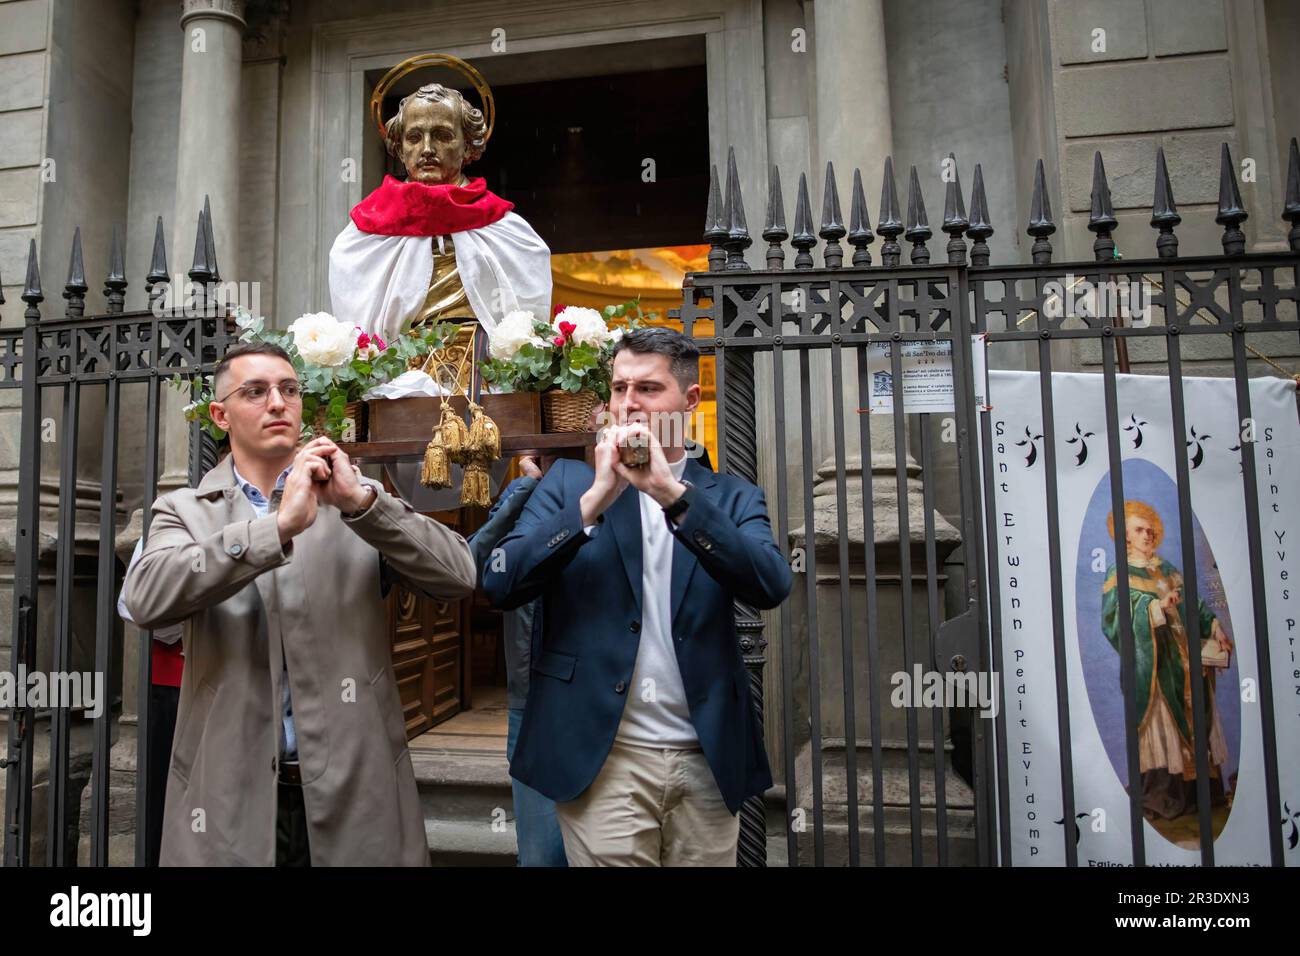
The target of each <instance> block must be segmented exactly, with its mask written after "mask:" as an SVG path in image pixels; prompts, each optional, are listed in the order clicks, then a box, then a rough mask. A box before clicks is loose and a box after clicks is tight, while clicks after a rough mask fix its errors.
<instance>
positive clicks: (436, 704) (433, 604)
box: [388, 511, 469, 740]
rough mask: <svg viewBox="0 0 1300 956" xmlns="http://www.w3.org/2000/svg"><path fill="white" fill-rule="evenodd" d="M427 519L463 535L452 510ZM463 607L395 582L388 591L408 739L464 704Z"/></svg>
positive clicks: (462, 603)
mask: <svg viewBox="0 0 1300 956" xmlns="http://www.w3.org/2000/svg"><path fill="white" fill-rule="evenodd" d="M429 517H431V518H433V519H434V520H435V521H439V522H441V523H442V524H444V525H446V526H447V527H449V528H452V529H453V530H456V531H459V532H461V533H464V529H462V528H461V527H460V523H461V521H460V518H461V516H460V514H459V513H458V512H456V511H450V512H447V511H443V512H436V513H432V514H430V515H429ZM466 603H467V602H466V601H465V600H463V599H457V600H452V601H435V600H433V599H431V598H427V597H425V596H424V595H422V594H419V593H417V592H414V591H411V590H408V589H407V588H405V587H403V586H402V585H400V584H394V586H393V588H392V590H391V591H390V592H389V593H388V630H389V634H390V635H391V637H392V646H393V674H394V676H395V677H396V679H397V690H398V696H399V697H400V699H401V702H402V715H403V717H404V718H405V720H406V737H407V739H408V740H409V739H411V738H413V737H418V736H419V735H420V734H422V733H424V732H425V731H426V730H428V729H429V728H430V727H433V726H434V725H435V724H439V723H441V722H442V721H444V720H447V719H448V718H449V717H453V716H455V715H456V714H457V713H459V712H460V711H461V710H462V709H463V708H464V707H466V706H468V699H467V692H468V689H469V688H468V687H467V686H466V682H465V666H466V653H465V649H466V646H467V644H468V634H467V621H468V614H467V613H466Z"/></svg>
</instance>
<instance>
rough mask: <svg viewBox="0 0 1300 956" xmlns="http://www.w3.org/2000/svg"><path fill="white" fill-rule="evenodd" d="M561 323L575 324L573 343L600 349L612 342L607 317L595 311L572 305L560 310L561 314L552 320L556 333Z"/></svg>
mask: <svg viewBox="0 0 1300 956" xmlns="http://www.w3.org/2000/svg"><path fill="white" fill-rule="evenodd" d="M561 322H572V323H573V325H574V329H573V341H575V342H577V343H578V344H579V345H593V346H595V347H596V348H600V347H601V346H603V345H605V344H606V343H608V342H610V341H611V339H610V332H609V325H608V323H606V322H605V317H604V316H603V315H601V314H600V313H599V312H597V311H596V310H595V309H585V308H583V307H581V306H577V305H571V306H569V307H568V308H566V309H562V310H560V312H559V314H557V315H556V316H555V318H554V319H552V320H551V324H552V325H554V326H555V330H556V332H559V329H560V323H561Z"/></svg>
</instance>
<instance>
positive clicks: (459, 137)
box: [370, 53, 496, 185]
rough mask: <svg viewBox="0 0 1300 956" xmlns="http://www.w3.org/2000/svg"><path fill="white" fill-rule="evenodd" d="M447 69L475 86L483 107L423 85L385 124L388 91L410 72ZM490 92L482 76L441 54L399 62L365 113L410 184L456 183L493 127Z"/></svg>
mask: <svg viewBox="0 0 1300 956" xmlns="http://www.w3.org/2000/svg"><path fill="white" fill-rule="evenodd" d="M429 66H446V67H450V68H451V69H453V70H455V71H457V72H458V73H460V74H461V75H462V76H464V77H465V78H466V79H468V80H469V82H470V83H471V84H472V85H473V86H474V89H475V90H476V91H477V93H478V95H479V98H480V99H481V100H482V103H483V107H482V109H479V108H478V107H475V106H473V105H472V104H471V103H470V102H469V101H468V100H466V99H465V97H464V96H462V95H461V93H460V91H459V90H456V89H452V88H450V87H447V86H443V85H442V84H441V83H427V84H425V85H424V86H421V87H420V88H419V89H417V90H416V91H415V92H414V93H411V94H409V95H407V96H405V97H403V98H402V100H401V102H400V103H399V104H398V107H397V113H396V114H395V115H393V116H392V117H390V118H389V119H388V120H387V121H385V120H384V119H383V117H382V115H381V110H382V107H383V100H384V97H385V96H386V95H387V93H388V91H389V89H391V88H392V86H393V85H394V84H395V83H396V82H397V81H398V80H400V79H401V78H402V77H404V76H406V75H407V74H408V73H411V72H413V71H415V70H418V69H422V68H424V67H429ZM495 112H496V110H495V105H494V103H493V99H492V88H491V87H490V86H488V84H487V81H486V80H484V79H483V76H482V74H481V73H479V72H478V70H476V69H474V67H472V66H470V65H469V64H468V63H466V62H465V61H464V60H462V59H460V58H459V57H454V56H451V55H449V54H445V53H424V54H421V55H419V56H413V57H410V58H409V59H406V60H403V61H402V62H401V63H399V64H397V66H395V67H393V68H392V69H391V70H389V71H388V73H387V74H385V75H384V78H383V79H381V80H380V81H379V83H377V84H376V85H375V89H374V92H373V93H372V94H371V97H370V113H371V116H372V118H373V119H374V122H375V125H376V126H377V128H378V129H379V134H380V136H382V137H383V140H384V145H385V147H386V148H387V150H388V153H389V155H391V156H392V157H393V158H394V159H396V160H397V161H398V162H400V163H401V164H402V166H403V167H404V168H405V169H406V176H407V179H408V180H410V181H412V182H419V183H425V184H426V185H437V184H441V183H451V184H456V183H459V182H460V180H461V172H462V170H463V169H464V168H465V166H467V165H469V164H470V163H472V162H474V161H475V160H477V159H479V158H480V157H481V156H482V155H483V150H484V149H485V148H486V146H487V141H488V139H489V138H490V137H491V135H492V127H493V125H494V124H495V120H496V116H495Z"/></svg>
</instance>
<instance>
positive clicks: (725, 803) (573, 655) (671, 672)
mask: <svg viewBox="0 0 1300 956" xmlns="http://www.w3.org/2000/svg"><path fill="white" fill-rule="evenodd" d="M699 400H700V386H699V350H698V349H697V348H696V347H695V344H694V343H693V342H692V341H691V339H689V338H687V337H686V336H684V335H682V334H681V333H679V332H674V331H671V330H667V329H659V328H651V329H642V330H637V331H634V332H630V333H628V334H627V335H625V336H624V337H623V339H622V340H621V341H620V343H619V345H618V347H617V350H616V352H615V356H614V364H613V371H612V380H611V396H610V406H609V415H610V418H611V419H612V421H613V424H611V425H610V426H608V427H607V428H605V429H604V430H603V434H602V436H601V440H600V442H599V444H598V445H597V447H596V451H595V467H594V469H593V468H592V467H591V466H589V465H587V464H586V463H584V462H576V461H559V462H557V463H556V464H555V465H554V466H553V467H552V468H551V470H550V471H549V472H548V473H547V474H546V476H545V478H543V480H542V481H541V483H540V484H539V485H538V486H537V488H536V490H535V491H534V492H533V495H532V497H531V498H530V499H529V500H528V503H527V505H526V506H525V508H524V511H523V513H522V514H521V515H520V517H519V520H518V522H517V523H516V525H515V527H514V529H513V530H512V531H511V533H510V534H509V535H507V536H506V537H505V538H504V539H503V540H502V541H501V542H500V544H499V545H498V549H499V550H498V552H497V553H496V555H495V558H496V559H495V560H492V561H489V562H488V563H487V567H486V568H485V571H484V574H483V578H482V584H483V588H484V590H485V591H486V592H487V595H488V597H489V598H490V599H491V600H492V602H493V603H494V604H495V605H497V606H499V607H506V608H511V607H516V606H518V605H520V604H523V603H525V602H527V601H531V600H533V599H535V598H537V597H541V598H542V600H543V602H544V609H545V613H544V622H545V625H544V629H543V633H542V636H541V646H540V647H535V648H534V653H533V656H532V674H531V686H530V690H529V695H528V701H527V705H526V707H525V711H524V719H523V725H522V726H521V728H520V732H519V739H518V742H517V744H516V749H515V755H514V760H513V761H512V762H511V766H510V772H511V775H512V776H513V777H515V779H517V780H519V781H521V782H523V783H525V784H527V785H528V786H530V787H532V788H533V789H535V790H538V791H540V792H541V793H543V794H546V795H547V796H549V797H551V798H552V799H554V800H555V801H556V814H557V817H558V818H559V821H560V828H561V831H562V832H563V835H564V845H565V852H566V854H567V855H568V859H569V863H570V865H575V866H582V865H633V866H635V865H648V866H658V865H712V866H731V865H735V858H736V842H737V838H738V834H739V817H738V816H737V811H739V809H740V807H741V804H742V803H743V802H744V801H745V799H746V798H747V797H749V796H751V795H754V794H759V793H762V792H763V791H765V790H766V789H767V788H768V787H770V786H771V785H772V774H771V770H770V768H769V766H768V761H767V754H766V753H765V751H764V748H763V740H762V735H761V734H760V733H759V729H758V723H757V720H756V717H755V714H754V712H753V708H752V706H751V702H750V695H749V678H748V676H747V674H746V672H745V667H744V663H743V661H742V659H741V656H740V651H739V648H738V646H737V637H736V630H735V625H734V620H733V613H734V612H733V607H732V604H733V601H735V600H737V599H739V600H741V601H744V602H745V603H747V604H750V605H752V606H754V607H757V608H771V607H775V606H777V605H778V604H780V603H781V601H783V600H784V599H785V597H786V595H787V594H788V593H789V591H790V584H791V578H790V568H789V565H788V564H787V562H786V559H785V558H784V556H783V555H782V553H781V551H780V549H779V548H778V547H777V546H776V544H775V543H774V542H773V540H772V529H771V525H770V524H769V522H768V517H767V507H766V504H765V502H764V498H763V493H762V491H761V490H760V489H758V488H757V487H755V486H754V485H752V484H750V483H748V482H746V481H743V480H741V479H739V478H736V477H734V476H731V475H718V474H714V472H713V471H711V470H710V469H708V468H706V467H704V466H703V465H701V464H700V463H699V462H698V461H696V460H695V459H694V458H691V457H690V456H688V455H687V454H686V449H685V447H684V444H683V441H682V436H683V435H684V433H685V429H684V428H683V427H681V426H682V425H683V423H684V422H685V420H686V419H687V418H689V416H690V414H691V413H692V412H693V411H694V410H695V408H696V406H697V405H698V404H699ZM638 443H640V444H641V445H643V446H648V449H649V453H650V454H649V461H648V462H647V463H645V464H643V465H639V466H629V465H627V464H624V463H623V461H622V459H621V458H620V451H621V449H622V448H624V447H626V446H628V445H636V444H638Z"/></svg>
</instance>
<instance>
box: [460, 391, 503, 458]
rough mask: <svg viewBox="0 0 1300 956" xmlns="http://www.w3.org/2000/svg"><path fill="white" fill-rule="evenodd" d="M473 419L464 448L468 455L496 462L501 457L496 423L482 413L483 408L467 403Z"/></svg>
mask: <svg viewBox="0 0 1300 956" xmlns="http://www.w3.org/2000/svg"><path fill="white" fill-rule="evenodd" d="M469 408H470V412H471V413H472V415H473V418H472V419H471V421H470V426H469V442H468V445H467V446H466V447H467V448H468V449H469V452H470V454H472V455H474V456H476V457H477V458H480V459H482V460H484V461H486V462H493V461H496V460H497V459H498V458H500V457H501V429H499V428H497V423H496V422H494V421H493V420H492V419H491V418H489V417H488V416H487V415H485V414H484V413H483V407H482V406H481V405H476V404H475V403H474V402H470V403H469Z"/></svg>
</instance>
